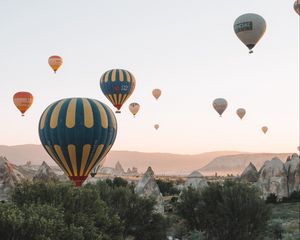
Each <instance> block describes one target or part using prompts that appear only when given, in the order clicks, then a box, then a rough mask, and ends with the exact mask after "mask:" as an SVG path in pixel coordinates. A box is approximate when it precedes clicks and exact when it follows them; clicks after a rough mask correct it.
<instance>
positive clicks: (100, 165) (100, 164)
mask: <svg viewBox="0 0 300 240" xmlns="http://www.w3.org/2000/svg"><path fill="white" fill-rule="evenodd" d="M106 158H107V155H106V156H105V158H104V159H103V160H102V161H100V162H99V163H98V164H97V165H96V166H95V167H93V169H92V171H91V172H90V175H91V177H95V176H96V175H97V172H98V171H99V169H100V168H102V167H103V165H104V163H105V162H106Z"/></svg>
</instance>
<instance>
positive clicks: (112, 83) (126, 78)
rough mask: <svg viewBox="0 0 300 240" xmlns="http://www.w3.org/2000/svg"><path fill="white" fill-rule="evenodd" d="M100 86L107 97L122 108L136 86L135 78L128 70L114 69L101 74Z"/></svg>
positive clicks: (118, 107) (117, 106)
mask: <svg viewBox="0 0 300 240" xmlns="http://www.w3.org/2000/svg"><path fill="white" fill-rule="evenodd" d="M100 87H101V90H102V92H103V93H104V95H105V96H106V97H107V99H108V100H109V101H110V102H111V103H112V104H113V105H114V106H115V107H116V108H117V109H118V110H120V109H121V107H122V105H123V104H124V103H125V102H126V100H127V99H128V98H129V97H130V95H131V94H132V92H133V90H134V88H135V78H134V76H133V75H132V74H131V73H130V72H129V71H127V70H123V69H112V70H109V71H106V72H105V73H104V74H103V75H102V76H101V78H100ZM119 112H120V111H117V113H119Z"/></svg>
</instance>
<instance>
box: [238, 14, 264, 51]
mask: <svg viewBox="0 0 300 240" xmlns="http://www.w3.org/2000/svg"><path fill="white" fill-rule="evenodd" d="M233 28H234V32H235V34H236V35H237V37H238V38H239V39H240V40H241V41H242V42H243V43H244V44H245V45H246V46H247V47H248V49H249V53H253V51H252V48H254V46H255V45H256V44H257V42H258V41H259V40H260V39H261V37H262V36H263V35H264V33H265V31H266V21H265V20H264V19H263V17H261V16H260V15H258V14H255V13H246V14H243V15H241V16H239V17H238V18H237V19H236V20H235V22H234V26H233Z"/></svg>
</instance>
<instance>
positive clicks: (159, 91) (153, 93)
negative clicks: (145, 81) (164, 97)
mask: <svg viewBox="0 0 300 240" xmlns="http://www.w3.org/2000/svg"><path fill="white" fill-rule="evenodd" d="M152 95H153V96H154V97H155V98H156V100H158V98H159V97H160V95H161V90H160V89H158V88H155V89H153V91H152Z"/></svg>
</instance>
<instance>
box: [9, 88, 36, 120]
mask: <svg viewBox="0 0 300 240" xmlns="http://www.w3.org/2000/svg"><path fill="white" fill-rule="evenodd" d="M13 100H14V104H15V105H16V107H17V108H18V109H19V111H20V112H21V113H22V116H24V113H25V112H26V111H27V110H28V108H30V106H31V105H32V103H33V96H32V94H31V93H30V92H17V93H15V95H14V97H13Z"/></svg>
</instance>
